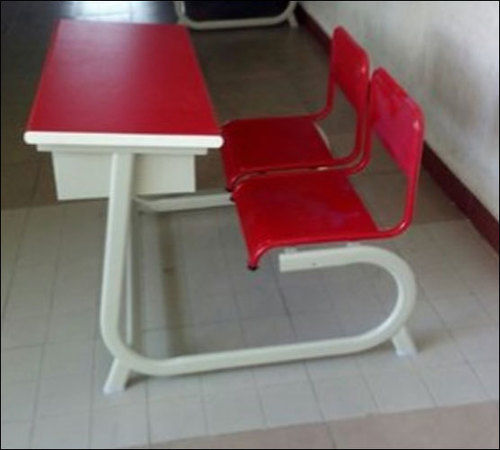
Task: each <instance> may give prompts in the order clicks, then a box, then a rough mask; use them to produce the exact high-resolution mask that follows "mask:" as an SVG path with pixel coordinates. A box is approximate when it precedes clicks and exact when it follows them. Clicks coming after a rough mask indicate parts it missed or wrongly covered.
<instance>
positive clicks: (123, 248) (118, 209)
mask: <svg viewBox="0 0 500 450" xmlns="http://www.w3.org/2000/svg"><path fill="white" fill-rule="evenodd" d="M133 166H134V155H133V154H120V153H114V154H113V156H112V164H111V180H110V192H109V204H108V218H107V226H106V246H105V250H104V264H103V280H102V292H101V311H100V312H101V316H100V325H101V333H102V337H103V339H104V343H105V344H106V346H107V347H108V349H109V350H110V351H111V354H112V355H113V356H114V357H115V359H114V361H113V365H112V367H111V370H110V373H109V375H108V378H107V380H106V383H105V385H104V392H105V393H112V392H117V391H121V390H123V389H124V388H125V384H126V382H127V379H128V376H129V374H130V369H131V367H129V366H128V365H127V364H126V360H122V359H120V358H117V355H116V354H115V353H114V352H113V350H112V346H111V345H109V336H110V335H111V336H115V337H118V338H119V339H120V340H121V336H120V334H121V333H120V317H119V316H120V302H121V297H122V287H123V285H124V269H125V259H126V253H128V255H129V258H127V259H129V260H130V261H129V262H131V258H132V255H131V251H132V242H131V236H130V234H129V233H130V232H131V229H130V228H131V227H130V209H131V208H130V203H131V189H132V175H133ZM127 266H130V264H127ZM130 270H131V269H130ZM128 278H129V277H127V280H126V281H125V284H126V285H127V295H126V297H127V324H126V325H127V326H126V330H127V342H128V341H129V339H131V338H132V326H133V323H132V321H131V316H132V310H131V307H132V300H133V299H132V297H133V295H132V293H133V290H131V289H132V288H133V286H132V284H131V283H132V282H131V281H130V282H129V280H128ZM129 283H130V284H129ZM109 305H113V306H112V308H113V309H116V311H117V318H116V320H114V321H110V320H108V317H107V314H106V311H107V309H108V308H109ZM129 317H130V321H129ZM110 327H111V328H112V329H110Z"/></svg>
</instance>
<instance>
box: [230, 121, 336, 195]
mask: <svg viewBox="0 0 500 450" xmlns="http://www.w3.org/2000/svg"><path fill="white" fill-rule="evenodd" d="M222 136H223V138H224V145H223V146H222V148H221V151H222V160H223V162H224V170H225V175H226V180H227V188H228V189H231V188H232V187H233V185H234V183H235V181H236V180H237V179H238V178H241V177H243V176H245V175H249V174H252V173H256V172H267V171H269V170H271V169H275V170H276V169H282V170H284V169H293V168H304V167H318V166H328V165H331V164H332V162H333V158H332V155H331V153H330V150H329V149H328V147H327V146H326V145H325V142H324V141H323V139H322V137H321V135H320V134H319V133H318V130H317V129H316V126H315V125H314V122H313V121H312V120H311V119H310V117H308V116H302V117H277V118H272V119H266V118H264V119H247V120H237V121H233V122H229V123H228V124H227V125H225V126H224V127H223V129H222Z"/></svg>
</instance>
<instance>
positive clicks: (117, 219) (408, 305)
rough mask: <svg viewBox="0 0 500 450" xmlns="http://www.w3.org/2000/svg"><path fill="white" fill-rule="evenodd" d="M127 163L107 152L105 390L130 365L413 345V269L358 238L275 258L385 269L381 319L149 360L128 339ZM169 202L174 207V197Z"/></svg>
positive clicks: (406, 350)
mask: <svg viewBox="0 0 500 450" xmlns="http://www.w3.org/2000/svg"><path fill="white" fill-rule="evenodd" d="M133 162H134V155H133V154H123V153H115V154H114V155H113V160H112V176H111V186H110V202H109V206H108V223H107V235H106V236H107V237H106V248H105V259H104V272H103V287H102V298H101V311H100V326H101V333H102V338H103V340H104V343H105V344H106V346H107V348H108V349H109V351H110V352H111V354H112V355H113V357H114V362H113V365H112V368H111V371H110V373H109V375H108V379H107V381H106V384H105V386H104V392H106V393H111V392H116V391H121V390H123V389H124V388H125V384H126V382H127V378H128V376H129V374H130V372H131V371H135V372H139V373H143V374H148V375H179V374H187V373H195V372H205V371H211V370H219V369H228V368H232V367H243V366H251V365H259V364H268V363H276V362H285V361H293V360H300V359H309V358H320V357H326V356H333V355H340V354H345V353H352V352H359V351H363V350H366V349H368V348H371V347H374V346H376V345H378V344H380V343H382V342H384V341H386V340H388V339H392V342H393V344H394V346H395V348H396V352H397V353H398V355H407V354H412V353H414V352H415V351H416V350H415V346H414V344H413V342H412V340H411V338H410V336H409V334H408V332H407V331H406V328H405V326H404V325H405V323H406V321H407V319H408V317H409V315H410V313H411V311H412V309H413V306H414V303H415V295H416V287H415V279H414V275H413V272H412V270H411V269H410V267H409V266H408V264H407V263H406V262H405V261H404V260H403V259H401V258H400V257H399V256H397V255H396V254H394V253H391V252H389V251H388V250H385V249H382V248H378V247H373V246H365V245H359V244H348V245H347V246H345V247H341V248H330V249H321V250H305V251H285V253H283V254H281V255H280V259H279V261H280V270H281V271H284V272H288V271H297V270H308V269H316V268H324V267H334V266H343V265H349V264H356V263H369V264H375V265H377V266H379V267H382V268H383V269H385V270H387V271H388V272H389V273H390V274H391V275H392V277H393V278H394V280H395V281H396V285H397V289H398V297H397V300H396V304H395V306H394V308H393V310H392V312H391V313H390V314H389V316H388V317H387V318H386V319H385V320H384V321H383V322H382V323H381V324H380V325H378V326H377V327H375V328H373V329H371V330H369V331H367V332H365V333H362V334H360V335H357V336H350V337H343V338H334V339H325V340H319V341H315V342H304V343H295V344H286V345H276V346H268V347H259V348H252V349H242V350H231V351H223V352H215V353H207V354H200V355H188V356H175V357H172V358H168V359H153V358H149V357H146V356H143V355H141V354H139V353H138V352H136V351H135V350H133V349H132V348H131V343H132V337H133V333H132V330H133V318H132V304H133V292H134V286H133V269H132V263H133V261H134V258H133V255H132V249H133V239H132V238H133V232H132V230H131V226H130V219H131V198H132V197H131V191H132V186H131V183H132V179H133V176H132V175H133ZM209 197H210V196H209ZM143 203H144V202H143ZM213 203H214V204H215V205H220V196H218V197H216V198H215V202H213ZM210 204H211V199H210V198H207V199H205V200H200V201H197V202H192V203H188V204H187V207H186V208H181V207H179V209H187V208H189V207H191V208H199V207H204V206H206V205H210ZM174 205H177V206H179V204H178V200H177V203H174ZM162 206H165V210H171V209H172V208H168V206H169V205H167V204H162ZM151 210H156V211H158V210H159V208H158V207H156V208H151ZM124 285H125V288H126V289H125V290H126V305H127V308H126V315H127V319H126V324H127V327H126V328H127V333H126V340H125V341H124V340H123V338H122V336H121V333H120V328H121V327H120V324H121V323H120V307H121V296H122V295H121V294H122V287H123V286H124Z"/></svg>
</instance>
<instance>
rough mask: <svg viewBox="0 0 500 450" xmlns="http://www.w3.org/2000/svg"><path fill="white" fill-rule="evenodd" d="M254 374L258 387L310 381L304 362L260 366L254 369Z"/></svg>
mask: <svg viewBox="0 0 500 450" xmlns="http://www.w3.org/2000/svg"><path fill="white" fill-rule="evenodd" d="M253 373H254V376H255V381H256V383H257V385H258V386H269V385H273V384H279V383H288V382H298V381H304V382H306V381H308V377H307V371H306V367H305V364H304V363H303V362H290V363H282V364H271V365H266V366H260V367H256V368H255V369H253Z"/></svg>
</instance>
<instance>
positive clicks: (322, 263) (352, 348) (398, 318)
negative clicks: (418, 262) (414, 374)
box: [280, 244, 417, 356]
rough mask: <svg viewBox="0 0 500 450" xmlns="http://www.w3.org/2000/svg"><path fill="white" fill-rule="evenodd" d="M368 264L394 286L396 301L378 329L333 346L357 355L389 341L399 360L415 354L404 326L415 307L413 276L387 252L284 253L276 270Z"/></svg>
mask: <svg viewBox="0 0 500 450" xmlns="http://www.w3.org/2000/svg"><path fill="white" fill-rule="evenodd" d="M356 263H368V264H374V265H376V266H379V267H382V268H383V269H385V270H386V271H387V272H389V273H390V274H391V275H392V277H393V278H394V281H395V282H396V286H397V290H398V297H397V299H396V304H395V306H394V308H393V310H392V312H391V314H390V315H389V317H388V318H387V319H386V320H385V321H384V322H382V323H381V324H380V325H379V326H378V327H375V328H373V329H372V330H369V331H367V332H366V333H363V334H361V335H358V336H353V337H348V338H341V339H337V340H336V342H335V345H338V346H339V349H340V348H341V347H345V349H346V350H347V351H346V352H344V351H342V353H347V352H356V351H361V350H364V349H367V348H370V347H373V346H375V345H378V344H380V343H382V342H383V341H385V340H387V339H389V338H390V339H392V343H393V344H394V347H395V348H396V353H397V354H398V355H399V356H404V355H412V354H415V353H416V351H417V350H416V347H415V344H414V343H413V340H412V338H411V336H410V334H409V333H408V331H407V330H406V328H405V326H404V325H405V323H406V321H407V319H408V317H409V315H410V314H411V312H412V310H413V307H414V305H415V297H416V283H415V276H414V275H413V271H412V270H411V268H410V266H409V265H408V264H407V263H406V261H405V260H403V259H402V258H400V257H399V256H398V255H396V254H395V253H392V252H390V251H388V250H385V249H382V248H379V247H372V246H365V245H357V244H354V245H352V244H351V245H348V246H347V247H344V248H339V249H322V250H310V251H303V252H288V253H285V254H282V255H280V268H281V270H282V271H284V272H289V271H295V270H307V269H317V268H326V267H335V266H343V265H349V264H356Z"/></svg>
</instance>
